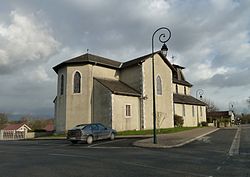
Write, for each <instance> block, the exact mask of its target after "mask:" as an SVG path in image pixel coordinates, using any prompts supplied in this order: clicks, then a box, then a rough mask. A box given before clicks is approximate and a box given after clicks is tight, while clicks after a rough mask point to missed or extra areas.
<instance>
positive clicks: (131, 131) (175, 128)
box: [117, 127, 200, 136]
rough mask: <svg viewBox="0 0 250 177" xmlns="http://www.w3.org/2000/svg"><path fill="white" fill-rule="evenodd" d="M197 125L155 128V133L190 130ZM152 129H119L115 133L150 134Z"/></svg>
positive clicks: (123, 134) (122, 134)
mask: <svg viewBox="0 0 250 177" xmlns="http://www.w3.org/2000/svg"><path fill="white" fill-rule="evenodd" d="M194 128H198V127H174V128H163V129H157V131H156V132H157V134H168V133H176V132H181V131H186V130H192V129H194ZM199 128H200V127H199ZM152 134H153V130H129V131H121V132H117V135H121V136H126V135H152Z"/></svg>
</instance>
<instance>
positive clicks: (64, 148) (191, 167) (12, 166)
mask: <svg viewBox="0 0 250 177" xmlns="http://www.w3.org/2000/svg"><path fill="white" fill-rule="evenodd" d="M248 130H249V129H248V128H244V129H243V131H242V133H243V134H244V136H242V137H244V138H242V141H241V143H240V145H241V146H242V145H246V146H247V147H248V145H249V143H248V142H249V138H248V137H249V136H247V134H248V133H249V131H248ZM235 133H236V130H235V129H221V130H219V131H217V132H214V133H212V134H210V135H207V136H205V137H202V138H200V139H198V140H196V141H194V142H192V143H190V144H187V145H184V146H183V147H179V148H173V149H152V148H140V147H134V146H133V145H132V144H133V142H134V141H136V140H137V139H116V140H114V141H97V142H95V143H93V144H92V145H88V144H85V143H81V144H77V145H72V144H71V143H70V142H68V141H66V140H34V141H32V140H31V141H0V154H1V155H0V176H3V177H5V176H6V177H27V176H32V177H44V176H46V177H69V176H70V177H82V176H88V177H96V176H97V177H99V176H100V177H110V176H116V177H132V176H133V177H134V176H136V177H144V176H145V177H155V176H157V177H161V176H162V177H164V176H171V177H180V176H181V177H182V176H184V177H215V176H216V177H217V176H223V177H225V176H227V177H230V176H232V177H234V176H237V177H238V176H239V177H248V176H250V168H249V167H250V160H249V158H250V156H249V155H248V154H247V152H248V151H246V150H245V149H242V148H240V153H242V152H245V154H239V155H235V156H230V155H229V153H228V152H229V149H230V147H231V145H232V142H233V139H234V137H235ZM244 139H246V140H244Z"/></svg>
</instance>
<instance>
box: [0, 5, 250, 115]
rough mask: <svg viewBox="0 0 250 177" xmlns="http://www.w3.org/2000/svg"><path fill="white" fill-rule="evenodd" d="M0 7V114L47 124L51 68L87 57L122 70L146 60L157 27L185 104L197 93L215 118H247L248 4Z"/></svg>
mask: <svg viewBox="0 0 250 177" xmlns="http://www.w3.org/2000/svg"><path fill="white" fill-rule="evenodd" d="M0 1H1V5H0V81H1V85H0V112H5V113H8V114H10V115H12V116H14V115H33V116H40V117H43V116H45V117H46V116H47V117H53V114H54V105H53V99H54V98H55V96H56V87H57V74H56V73H55V72H54V71H53V69H52V67H53V66H55V65H57V64H59V63H61V62H63V61H65V60H68V59H70V58H72V57H75V56H79V55H81V54H84V53H86V52H87V49H89V53H91V54H96V55H100V56H103V57H106V58H110V59H113V60H118V61H122V62H123V61H128V60H131V59H134V58H137V57H139V56H142V55H146V54H149V53H150V52H151V37H152V34H153V33H154V31H155V30H156V29H158V28H159V27H162V26H165V27H168V28H169V29H170V30H171V33H172V36H171V38H170V40H169V41H168V43H167V45H168V48H169V52H168V59H169V61H170V62H172V63H174V64H178V65H181V66H184V67H186V69H185V70H184V74H185V77H186V79H187V80H188V81H189V82H190V83H192V84H193V85H194V86H193V88H192V95H193V96H195V95H196V90H197V89H203V90H204V94H203V98H206V99H209V100H211V101H213V102H214V103H215V105H217V107H219V108H220V110H228V107H229V105H234V109H235V110H236V111H238V112H250V111H249V107H248V106H247V104H246V100H247V98H248V97H249V96H250V79H249V77H250V68H249V67H250V20H249V17H250V1H249V0H219V1H218V0H199V1H197V0H136V1H135V0H126V1H122V0H53V1H51V0H42V1H41V0H12V1H7V0H0ZM155 46H156V47H155V48H156V49H157V50H159V49H160V47H161V44H160V43H159V42H158V41H157V40H156V41H155ZM172 56H173V57H172Z"/></svg>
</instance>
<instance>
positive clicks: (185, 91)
mask: <svg viewBox="0 0 250 177" xmlns="http://www.w3.org/2000/svg"><path fill="white" fill-rule="evenodd" d="M186 94H187V89H186V87H184V95H186Z"/></svg>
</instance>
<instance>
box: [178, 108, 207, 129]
mask: <svg viewBox="0 0 250 177" xmlns="http://www.w3.org/2000/svg"><path fill="white" fill-rule="evenodd" d="M174 106H175V114H177V115H179V116H182V117H183V119H184V124H183V126H184V127H194V126H197V122H199V123H200V122H202V121H205V122H206V108H205V106H197V105H187V104H185V116H183V111H182V110H183V104H178V103H175V104H174ZM192 106H194V115H193V112H192ZM200 107H202V114H201V113H200V111H201V110H200ZM197 111H198V112H197Z"/></svg>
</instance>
